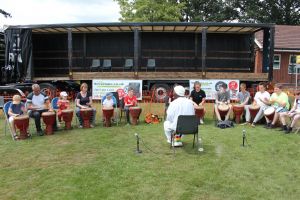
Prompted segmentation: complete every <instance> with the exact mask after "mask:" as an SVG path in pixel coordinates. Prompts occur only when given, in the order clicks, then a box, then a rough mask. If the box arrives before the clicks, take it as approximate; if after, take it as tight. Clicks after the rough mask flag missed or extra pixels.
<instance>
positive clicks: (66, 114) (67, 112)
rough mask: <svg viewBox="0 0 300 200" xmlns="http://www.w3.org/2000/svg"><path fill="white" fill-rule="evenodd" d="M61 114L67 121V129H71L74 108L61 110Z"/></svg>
mask: <svg viewBox="0 0 300 200" xmlns="http://www.w3.org/2000/svg"><path fill="white" fill-rule="evenodd" d="M61 115H62V118H63V121H64V122H65V129H67V130H69V129H71V128H72V126H71V122H72V119H73V110H72V109H66V110H62V111H61Z"/></svg>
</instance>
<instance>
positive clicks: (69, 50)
mask: <svg viewBox="0 0 300 200" xmlns="http://www.w3.org/2000/svg"><path fill="white" fill-rule="evenodd" d="M72 43H73V41H72V28H68V61H69V77H70V79H72V77H73V71H72V57H73V55H72V54H73V47H72Z"/></svg>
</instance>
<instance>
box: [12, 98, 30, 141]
mask: <svg viewBox="0 0 300 200" xmlns="http://www.w3.org/2000/svg"><path fill="white" fill-rule="evenodd" d="M12 100H13V101H12V103H11V104H10V106H9V108H8V116H9V118H8V121H9V123H10V124H11V128H12V134H13V137H14V138H15V139H18V136H17V134H16V127H15V123H14V119H15V117H17V116H20V115H23V114H25V113H26V108H25V105H24V104H23V103H22V102H21V96H20V95H14V96H13V99H12Z"/></svg>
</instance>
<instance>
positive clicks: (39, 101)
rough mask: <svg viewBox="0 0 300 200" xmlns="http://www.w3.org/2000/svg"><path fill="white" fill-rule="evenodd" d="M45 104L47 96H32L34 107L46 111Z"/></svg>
mask: <svg viewBox="0 0 300 200" xmlns="http://www.w3.org/2000/svg"><path fill="white" fill-rule="evenodd" d="M44 104H45V96H44V95H42V94H39V95H37V96H36V95H33V96H32V105H34V106H37V107H40V109H39V110H42V109H44Z"/></svg>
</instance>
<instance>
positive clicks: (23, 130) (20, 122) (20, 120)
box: [14, 115, 29, 140]
mask: <svg viewBox="0 0 300 200" xmlns="http://www.w3.org/2000/svg"><path fill="white" fill-rule="evenodd" d="M14 124H15V126H16V127H17V129H19V130H20V137H19V138H20V139H22V140H24V139H26V138H28V133H27V130H28V126H29V117H28V116H27V115H20V116H17V117H14Z"/></svg>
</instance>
